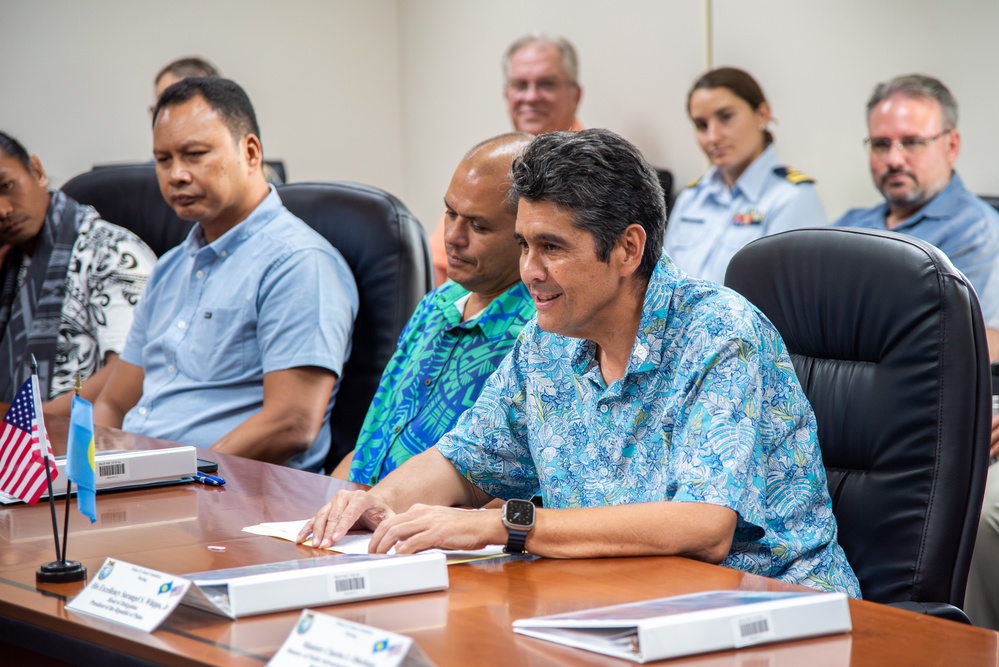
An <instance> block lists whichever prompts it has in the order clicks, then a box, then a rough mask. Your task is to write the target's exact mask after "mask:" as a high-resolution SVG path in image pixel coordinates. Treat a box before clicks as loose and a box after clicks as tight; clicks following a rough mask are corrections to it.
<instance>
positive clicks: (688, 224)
mask: <svg viewBox="0 0 999 667" xmlns="http://www.w3.org/2000/svg"><path fill="white" fill-rule="evenodd" d="M669 225H670V226H671V227H673V229H672V230H671V231H672V233H671V237H670V246H672V247H673V248H676V249H678V250H682V249H684V248H690V247H691V246H696V245H703V244H707V243H708V242H709V240H708V239H707V238H706V234H707V233H708V232H707V225H706V224H704V218H698V217H695V216H687V215H684V216H681V217H679V218H677V219H675V220H672V219H671V220H670V221H669Z"/></svg>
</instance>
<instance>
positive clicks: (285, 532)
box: [243, 519, 503, 565]
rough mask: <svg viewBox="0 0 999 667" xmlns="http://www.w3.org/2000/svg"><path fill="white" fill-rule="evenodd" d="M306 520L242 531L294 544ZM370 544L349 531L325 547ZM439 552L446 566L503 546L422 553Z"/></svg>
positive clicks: (362, 550) (346, 550) (355, 549)
mask: <svg viewBox="0 0 999 667" xmlns="http://www.w3.org/2000/svg"><path fill="white" fill-rule="evenodd" d="M307 522H308V519H302V520H300V521H276V522H270V523H261V524H257V525H256V526H247V527H246V528H244V529H243V532H245V533H252V534H254V535H264V536H267V537H277V538H279V539H282V540H289V541H291V542H294V541H295V540H296V539H297V538H298V534H299V533H300V532H302V528H303V527H304V526H305V524H306V523H307ZM370 542H371V533H370V532H368V531H351V532H349V533H347V534H346V535H344V536H343V537H342V538H340V541H339V542H337V543H336V544H334V545H333V546H331V547H326V549H327V550H328V551H335V552H337V553H342V554H366V553H368V544H369V543H370ZM305 544H306V546H312V540H311V539H310V540H307V541H306V542H305ZM438 551H439V552H441V553H443V554H445V555H446V556H447V562H448V565H455V564H457V563H464V562H467V561H470V560H477V559H480V558H493V557H496V556H502V555H503V546H502V545H498V544H494V545H490V546H487V547H483V548H482V549H476V550H475V551H451V550H447V549H428V550H427V551H426V552H423V553H430V552H438Z"/></svg>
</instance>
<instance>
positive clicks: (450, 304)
mask: <svg viewBox="0 0 999 667" xmlns="http://www.w3.org/2000/svg"><path fill="white" fill-rule="evenodd" d="M466 294H468V290H466V289H465V288H464V287H462V286H461V285H459V284H458V283H456V282H453V281H448V282H446V283H444V284H443V285H442V286H441V287H440V288H438V290H437V293H436V294H435V295H434V305H435V306H437V308H438V310H440V311H441V313H442V314H443V316H444V319H445V320H446V321H447V323H448V326H449V328H461V329H469V330H471V329H474V328H476V327H478V328H479V330H480V331H482V334H483V335H484V336H485V337H486V338H487V339H489V340H499V339H500V338H502V337H503V336H504V335H505V334H506V332H507V330H508V329H509V327H510V322H511V320H514V319H519V320H521V321H524V320H527V319H529V318H530V317H531V316H533V315H534V301H533V299H531V295H530V292H528V291H527V287H526V286H525V285H524V283H522V282H520V281H519V280H518V281H517V282H516V283H514V284H513V285H511V286H510V287H509V288H508V289H507V290H506V291H505V292H503V293H502V294H500V295H499V296H497V297H496V298H495V299H493V300H492V301H490V302H489V305H488V306H486V308H485V310H483V311H482V312H481V313H480V314H479V316H478V317H476V318H475V319H474V320H470V321H468V322H462V321H461V313H459V312H458V310H457V309H456V308H454V304H455V302H456V301H458V299H460V298H462V297H463V296H465V295H466Z"/></svg>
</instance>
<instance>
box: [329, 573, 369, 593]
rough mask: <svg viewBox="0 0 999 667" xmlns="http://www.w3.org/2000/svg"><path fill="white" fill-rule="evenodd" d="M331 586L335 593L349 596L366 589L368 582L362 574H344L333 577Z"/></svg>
mask: <svg viewBox="0 0 999 667" xmlns="http://www.w3.org/2000/svg"><path fill="white" fill-rule="evenodd" d="M333 586H334V589H335V590H336V592H337V593H344V594H347V595H349V594H351V593H358V592H361V591H364V590H366V589H367V588H368V580H367V577H365V576H364V575H362V574H345V575H341V576H338V577H334V579H333Z"/></svg>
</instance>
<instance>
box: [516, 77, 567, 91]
mask: <svg viewBox="0 0 999 667" xmlns="http://www.w3.org/2000/svg"><path fill="white" fill-rule="evenodd" d="M565 84H569V85H570V86H571V85H575V84H573V83H572V82H571V81H565V80H563V79H558V78H551V79H538V80H537V81H527V80H526V79H510V80H509V81H507V82H506V89H507V90H509V91H510V92H511V93H514V94H516V95H523V94H524V93H526V92H527V91H528V90H529V89H530V88H531V85H533V86H534V89H535V90H536V91H538V93H540V94H542V95H551V94H552V93H554V92H555V91H556V90H558V89H559V88H561V87H562V86H563V85H565Z"/></svg>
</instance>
